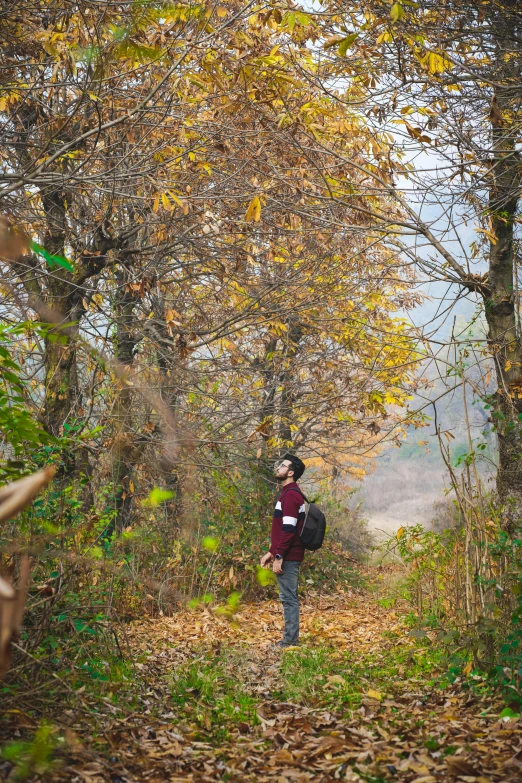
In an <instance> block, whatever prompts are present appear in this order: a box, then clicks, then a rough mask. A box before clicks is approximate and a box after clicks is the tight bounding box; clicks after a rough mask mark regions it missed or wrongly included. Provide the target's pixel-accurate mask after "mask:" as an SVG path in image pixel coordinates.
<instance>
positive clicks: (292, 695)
mask: <svg viewBox="0 0 522 783" xmlns="http://www.w3.org/2000/svg"><path fill="white" fill-rule="evenodd" d="M440 657H441V653H440V651H438V650H436V649H433V648H426V647H421V646H420V642H418V643H417V646H415V647H412V646H408V647H406V646H404V645H396V646H393V647H391V648H390V649H388V650H384V651H382V652H374V653H367V654H365V655H362V656H361V655H359V656H356V655H355V654H353V653H339V651H338V650H336V649H335V648H332V647H329V646H327V645H322V646H319V647H301V648H296V649H294V650H287V651H286V652H284V653H283V654H282V657H281V664H280V670H279V683H278V686H277V687H276V688H275V689H274V690H273V692H272V698H273V699H274V700H275V701H287V702H293V703H300V704H305V705H309V706H313V707H326V708H328V709H333V710H339V711H346V710H354V709H357V708H358V707H359V706H360V704H361V700H362V699H363V698H365V697H367V696H368V695H370V696H373V697H374V698H377V699H379V698H380V699H381V700H383V699H385V698H391V699H393V698H394V696H397V695H399V694H400V693H402V692H404V691H407V690H411V689H412V688H413V689H415V688H418V687H420V686H421V685H422V686H423V687H424V686H427V687H430V686H431V687H433V686H437V685H438V686H440V687H444V686H445V685H446V684H447V683H446V681H444V680H443V679H442V678H441V677H440V675H439V674H438V671H439V669H438V666H439V663H440ZM242 662H244V658H243V656H242V652H241V650H238V649H237V648H235V649H232V648H221V652H220V653H219V654H218V655H215V654H214V653H213V652H212V651H211V650H208V649H207V650H201V651H200V654H199V655H198V657H197V658H196V659H195V660H193V661H191V662H187V663H186V664H184V665H183V666H180V667H179V668H178V669H176V670H175V671H174V672H173V673H171V674H170V675H169V693H170V698H171V703H170V704H171V707H172V709H173V710H174V711H175V712H178V713H179V714H180V716H183V717H184V718H185V720H188V722H189V723H190V724H192V728H193V730H195V731H196V734H198V735H199V736H201V737H206V738H207V739H208V738H210V737H211V738H212V739H214V740H216V741H220V740H225V739H227V738H228V737H229V736H230V732H231V730H232V729H237V728H238V726H239V727H240V728H241V726H242V725H243V726H244V729H243V730H250V729H252V728H253V727H255V726H256V725H258V724H259V718H258V716H257V709H256V708H257V704H258V702H259V696H258V694H257V693H256V692H255V690H253V688H252V681H251V680H250V682H249V680H248V677H247V676H244V675H243V673H242V666H241V664H242ZM259 679H262V674H261V675H260V677H259ZM257 682H258V681H257ZM257 682H256V684H257Z"/></svg>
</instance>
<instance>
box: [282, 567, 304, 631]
mask: <svg viewBox="0 0 522 783" xmlns="http://www.w3.org/2000/svg"><path fill="white" fill-rule="evenodd" d="M300 565H301V563H299V562H297V561H296V560H285V561H284V562H283V573H282V574H277V584H278V585H279V599H280V601H281V603H282V604H283V611H284V616H285V632H284V634H283V644H297V642H298V640H299V597H298V595H297V582H298V579H299V566H300Z"/></svg>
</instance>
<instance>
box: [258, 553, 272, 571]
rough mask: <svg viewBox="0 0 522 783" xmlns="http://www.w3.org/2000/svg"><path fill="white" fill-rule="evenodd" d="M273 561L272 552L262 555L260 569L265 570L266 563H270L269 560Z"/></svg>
mask: <svg viewBox="0 0 522 783" xmlns="http://www.w3.org/2000/svg"><path fill="white" fill-rule="evenodd" d="M273 559H274V556H273V554H272V552H267V553H266V555H263V557H262V558H261V568H266V567H267V565H268V563H270V561H271V560H273Z"/></svg>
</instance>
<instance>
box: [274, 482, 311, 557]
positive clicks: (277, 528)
mask: <svg viewBox="0 0 522 783" xmlns="http://www.w3.org/2000/svg"><path fill="white" fill-rule="evenodd" d="M304 518H305V504H304V498H303V496H302V495H301V493H300V492H299V487H298V486H297V484H296V483H295V481H293V482H292V483H291V484H287V485H286V487H283V490H282V492H281V494H280V495H279V497H278V499H277V503H276V505H275V510H274V516H273V518H272V543H271V546H270V552H271V553H272V554H273V555H274V557H275V555H281V557H283V559H284V560H297V561H298V562H301V561H302V560H303V559H304V547H303V545H302V544H301V541H300V540H299V536H298V535H297V533H298V531H300V530H301V527H302V525H303V522H304Z"/></svg>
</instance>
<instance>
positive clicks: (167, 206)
mask: <svg viewBox="0 0 522 783" xmlns="http://www.w3.org/2000/svg"><path fill="white" fill-rule="evenodd" d="M161 203H162V204H163V206H164V208H165V209H166V210H167V211H170V210H171V209H172V204H171V203H170V201H169V197H168V196H167V194H166V193H162V194H161Z"/></svg>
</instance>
